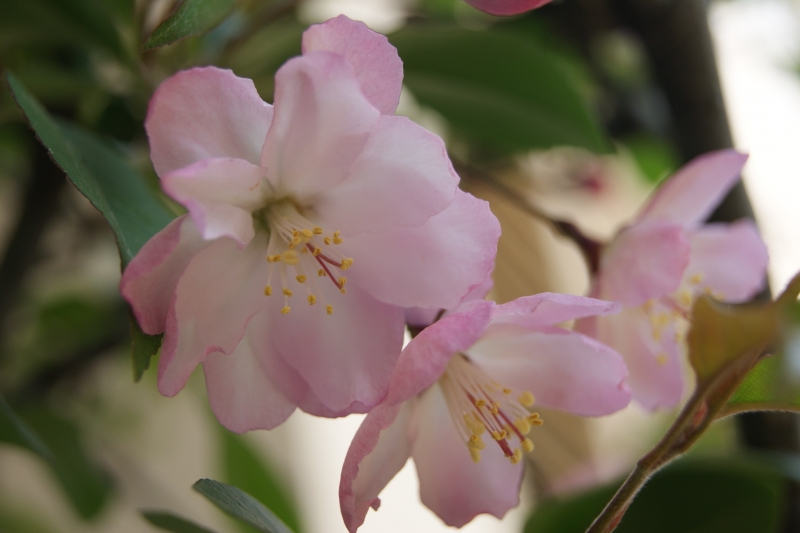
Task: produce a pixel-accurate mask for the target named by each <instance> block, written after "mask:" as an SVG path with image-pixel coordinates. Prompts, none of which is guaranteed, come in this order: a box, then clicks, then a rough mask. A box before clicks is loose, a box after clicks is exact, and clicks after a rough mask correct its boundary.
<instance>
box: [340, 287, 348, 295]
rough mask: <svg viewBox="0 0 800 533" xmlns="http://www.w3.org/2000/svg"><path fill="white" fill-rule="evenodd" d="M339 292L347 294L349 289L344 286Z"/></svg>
mask: <svg viewBox="0 0 800 533" xmlns="http://www.w3.org/2000/svg"><path fill="white" fill-rule="evenodd" d="M339 292H341V293H342V294H347V289H345V288H344V287H342V288H341V289H339Z"/></svg>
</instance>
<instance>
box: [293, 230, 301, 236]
mask: <svg viewBox="0 0 800 533" xmlns="http://www.w3.org/2000/svg"><path fill="white" fill-rule="evenodd" d="M299 236H300V232H299V231H297V230H296V229H295V230H292V237H299Z"/></svg>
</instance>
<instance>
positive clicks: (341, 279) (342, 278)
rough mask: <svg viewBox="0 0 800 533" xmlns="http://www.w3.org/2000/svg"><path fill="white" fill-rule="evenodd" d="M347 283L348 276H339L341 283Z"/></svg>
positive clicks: (342, 284) (343, 284)
mask: <svg viewBox="0 0 800 533" xmlns="http://www.w3.org/2000/svg"><path fill="white" fill-rule="evenodd" d="M346 284H347V278H346V277H344V276H339V285H341V286H342V287H344V286H345V285H346Z"/></svg>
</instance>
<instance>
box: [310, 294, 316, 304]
mask: <svg viewBox="0 0 800 533" xmlns="http://www.w3.org/2000/svg"><path fill="white" fill-rule="evenodd" d="M315 303H317V297H316V296H314V295H313V294H309V295H308V305H314V304H315Z"/></svg>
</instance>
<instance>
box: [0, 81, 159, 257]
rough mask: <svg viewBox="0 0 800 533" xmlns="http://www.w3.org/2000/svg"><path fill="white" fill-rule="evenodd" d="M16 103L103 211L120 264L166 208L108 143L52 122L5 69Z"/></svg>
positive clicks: (58, 160)
mask: <svg viewBox="0 0 800 533" xmlns="http://www.w3.org/2000/svg"><path fill="white" fill-rule="evenodd" d="M6 78H7V80H8V84H9V85H10V86H11V90H12V92H13V93H14V98H15V99H16V101H17V103H18V104H19V106H20V107H21V108H22V110H23V112H24V113H25V116H26V118H27V119H28V122H29V123H30V125H31V127H32V128H33V130H34V131H35V132H36V135H37V137H38V138H39V140H41V142H42V144H44V145H45V146H46V147H47V148H48V150H49V151H50V153H51V154H52V157H53V159H54V160H55V161H56V163H58V165H59V166H60V167H61V168H62V169H63V170H64V171H65V172H66V174H67V177H68V178H69V179H70V181H71V182H72V183H73V184H74V185H75V187H77V188H78V190H79V191H81V193H83V195H84V196H86V197H87V198H88V199H89V200H90V201H91V202H92V204H93V205H94V206H95V207H96V208H97V209H98V210H99V211H100V212H101V213H102V214H103V216H105V218H106V220H108V222H109V224H111V227H112V229H113V230H114V233H115V234H116V236H117V244H118V245H119V249H120V256H121V257H122V262H123V265H124V264H127V263H128V262H129V261H130V260H131V258H132V257H133V256H134V255H135V254H136V252H138V251H139V249H140V248H141V247H142V246H143V245H144V243H145V242H147V241H148V240H149V239H150V237H152V236H153V235H154V234H155V233H157V232H158V231H160V230H161V229H162V228H164V227H165V226H166V225H167V224H169V222H170V221H171V220H172V218H173V216H172V214H171V213H170V212H169V211H168V210H167V208H166V207H165V206H164V205H163V204H162V203H161V201H160V200H159V199H158V198H157V197H156V195H155V194H154V193H153V192H152V191H151V190H150V189H149V188H148V187H147V184H146V183H145V180H144V178H143V177H142V176H141V175H139V173H138V172H136V171H135V170H134V169H133V168H131V167H130V166H129V165H128V163H127V162H126V160H125V156H124V154H123V153H122V152H121V151H120V150H119V149H118V148H117V147H116V146H115V145H113V144H110V143H108V142H107V141H105V140H104V139H102V138H99V137H97V136H96V135H94V134H92V133H91V132H88V131H86V130H84V129H81V128H79V127H77V126H74V125H69V124H65V123H59V122H56V121H55V120H54V119H53V118H52V117H51V116H50V115H49V114H48V113H47V111H46V110H45V109H44V108H43V107H42V105H41V104H40V103H39V102H38V101H36V99H35V98H33V96H31V94H30V93H29V92H28V91H27V89H25V87H24V86H23V85H22V84H21V83H20V81H19V80H18V79H17V78H16V77H15V76H14V75H13V74H11V73H10V72H9V73H8V74H7V76H6Z"/></svg>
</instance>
